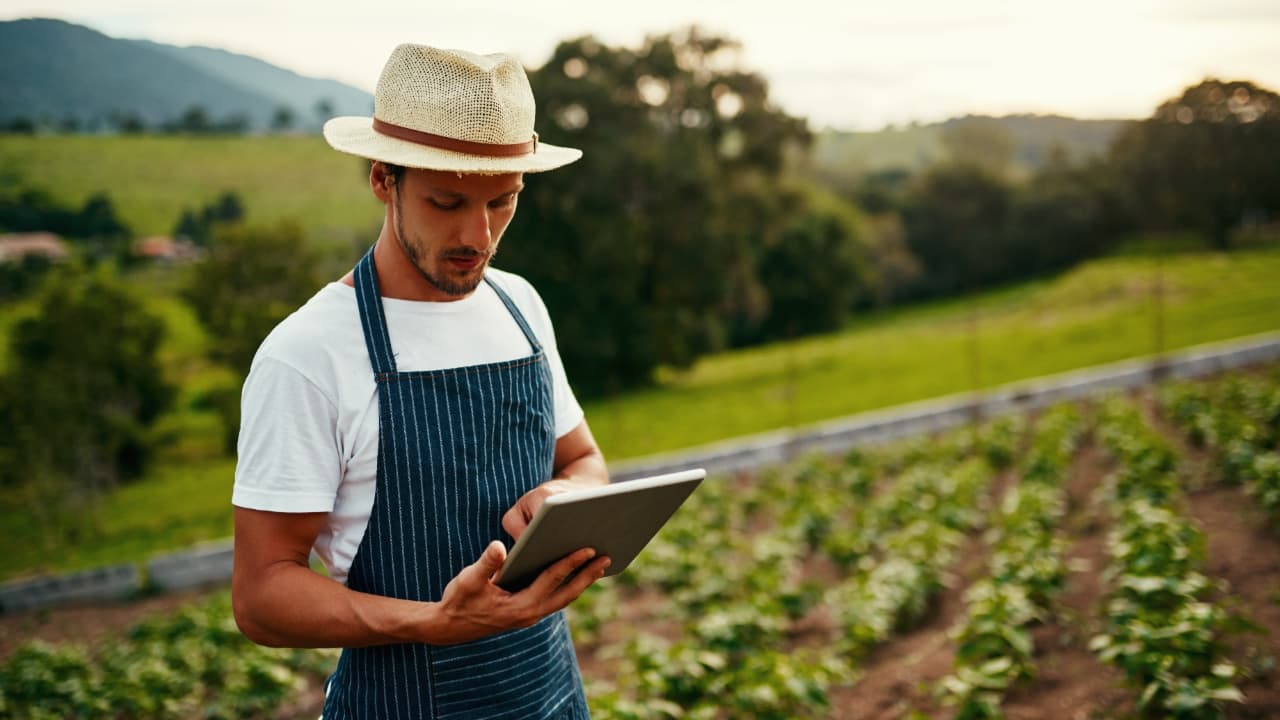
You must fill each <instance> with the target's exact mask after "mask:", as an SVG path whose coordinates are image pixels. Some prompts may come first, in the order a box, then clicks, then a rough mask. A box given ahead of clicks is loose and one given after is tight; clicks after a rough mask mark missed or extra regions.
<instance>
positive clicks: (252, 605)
mask: <svg viewBox="0 0 1280 720" xmlns="http://www.w3.org/2000/svg"><path fill="white" fill-rule="evenodd" d="M232 601H233V604H234V607H235V615H236V622H237V623H238V624H239V625H240V629H241V630H242V631H243V632H244V634H245V635H246V636H248V637H249V639H251V640H253V641H254V642H256V643H259V644H262V645H270V646H275V647H364V646H368V645H385V644H389V643H402V642H430V641H431V640H432V639H433V638H435V637H439V636H441V635H443V633H442V632H441V630H442V629H441V628H440V627H439V625H440V621H439V613H438V612H437V608H436V606H435V604H433V603H424V602H414V601H411V600H398V599H395V598H388V597H382V596H379V595H370V594H368V593H362V592H357V591H355V590H351V589H350V588H347V587H345V586H343V585H342V584H340V583H338V582H335V581H334V580H331V579H329V578H327V577H324V576H322V575H319V574H317V573H315V572H313V571H312V570H311V569H310V568H308V567H304V566H301V565H298V564H296V563H292V562H280V563H276V564H275V565H272V566H271V567H270V568H269V569H267V570H265V571H264V572H263V573H262V574H261V576H260V577H258V578H256V580H255V581H254V582H253V583H252V586H250V584H249V583H247V582H242V583H233V586H232Z"/></svg>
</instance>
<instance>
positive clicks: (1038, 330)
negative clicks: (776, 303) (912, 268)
mask: <svg viewBox="0 0 1280 720" xmlns="http://www.w3.org/2000/svg"><path fill="white" fill-rule="evenodd" d="M1157 263H1162V264H1163V275H1164V280H1163V285H1164V288H1165V291H1164V292H1165V295H1164V296H1165V298H1166V301H1165V304H1164V305H1165V308H1164V314H1165V320H1164V327H1165V339H1164V347H1165V349H1166V350H1169V349H1174V348H1179V347H1186V346H1189V345H1195V344H1199V343H1205V342H1211V341H1215V340H1223V339H1227V338H1231V337H1237V336H1241V335H1248V334H1252V333H1257V332H1263V331H1267V330H1275V329H1280V283H1277V282H1276V278H1277V277H1280V251H1276V250H1263V251H1250V252H1239V253H1234V254H1214V253H1193V254H1184V255H1178V256H1174V257H1171V258H1168V259H1165V260H1163V261H1160V260H1158V259H1157V258H1154V257H1116V258H1110V259H1106V260H1100V261H1097V262H1093V263H1089V264H1087V265H1084V266H1082V267H1080V268H1078V269H1076V270H1073V271H1071V272H1068V273H1066V274H1064V275H1061V276H1059V277H1056V278H1053V279H1050V280H1041V281H1036V282H1031V283H1026V284H1022V285H1019V286H1016V287H1013V288H1007V289H1003V290H1000V291H997V292H993V293H988V294H984V295H980V296H976V297H973V298H966V299H959V300H948V301H944V302H939V303H933V304H930V305H926V306H922V307H917V308H911V309H905V310H900V311H893V312H887V313H880V314H872V315H867V316H866V317H862V318H859V319H857V320H856V321H855V322H853V323H852V324H851V325H850V326H849V327H848V328H847V329H846V330H844V331H843V332H840V333H837V334H833V335H827V336H823V337H817V338H812V339H805V340H800V341H796V342H791V343H785V344H777V345H771V346H768V347H762V348H755V349H750V350H743V351H738V352H731V353H724V354H720V355H716V356H711V357H707V358H704V359H703V360H701V361H700V362H698V363H697V364H696V365H695V366H694V367H693V368H691V369H690V370H688V371H685V372H673V371H667V372H665V373H664V374H663V378H664V382H663V383H662V385H661V386H660V387H658V388H655V389H653V390H649V391H645V392H641V393H635V394H632V395H627V396H623V397H619V398H616V399H611V400H607V401H601V402H593V403H590V404H588V405H587V407H586V411H587V417H588V418H589V419H590V422H591V426H592V429H593V431H594V432H595V434H596V437H597V439H598V440H599V441H600V444H601V446H602V447H603V448H604V450H605V453H606V455H607V456H609V457H610V458H611V459H614V460H617V459H622V458H632V457H637V456H642V455H648V454H652V453H659V452H665V451H669V450H673V449H677V448H683V447H689V446H695V445H701V444H704V443H708V442H712V441H715V440H720V439H725V438H731V437H736V436H739V435H744V434H749V433H757V432H764V431H767V430H772V429H777V428H782V427H795V426H803V425H807V424H812V423H816V422H819V421H821V420H826V419H830V418H835V417H839V416H843V415H848V414H852V413H857V412H861V411H866V410H872V409H875V408H881V407H885V406H889V405H897V404H901V403H907V402H912V401H917V400H924V399H927V398H931V397H936V396H939V395H945V394H950V393H956V392H964V391H969V390H973V389H975V382H974V371H973V364H972V359H971V358H972V356H973V348H974V345H973V342H972V340H973V338H974V337H975V333H974V328H975V327H976V338H977V343H976V347H977V355H978V358H979V359H978V363H979V369H978V375H977V383H976V386H978V387H990V386H993V385H998V384H1002V383H1007V382H1012V381H1016V380H1022V379H1026V378H1032V377H1036V376H1039V375H1046V374H1050V373H1057V372H1064V371H1067V370H1071V369H1074V368H1079V367H1084V366H1089V365H1097V364H1100V363H1106V362H1112V361H1117V360H1122V359H1125V358H1131V357H1136V356H1141V355H1147V354H1151V353H1154V352H1155V351H1156V340H1155V325H1156V323H1155V317H1156V315H1155V303H1154V301H1153V296H1154V292H1153V290H1154V288H1155V287H1156V267H1157ZM975 318H976V325H975Z"/></svg>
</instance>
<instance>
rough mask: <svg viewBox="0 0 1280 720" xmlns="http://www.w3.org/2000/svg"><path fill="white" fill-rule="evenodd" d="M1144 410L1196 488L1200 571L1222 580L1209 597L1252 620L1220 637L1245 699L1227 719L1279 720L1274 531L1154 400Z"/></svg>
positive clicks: (1279, 567) (1279, 563) (1190, 500)
mask: <svg viewBox="0 0 1280 720" xmlns="http://www.w3.org/2000/svg"><path fill="white" fill-rule="evenodd" d="M1144 409H1145V410H1146V413H1147V419H1148V421H1149V422H1152V423H1153V424H1154V425H1155V426H1157V427H1158V428H1160V431H1161V434H1163V435H1164V436H1165V437H1168V438H1171V439H1173V440H1174V442H1175V444H1176V445H1177V447H1178V449H1179V451H1180V452H1181V453H1182V455H1183V457H1184V458H1186V468H1185V470H1186V473H1185V474H1186V475H1188V476H1189V478H1190V479H1191V480H1192V481H1193V482H1192V484H1193V485H1197V486H1198V487H1195V488H1193V489H1191V491H1190V492H1188V494H1187V510H1188V512H1190V513H1191V516H1192V517H1193V518H1194V519H1195V521H1196V523H1197V524H1198V525H1199V526H1200V529H1201V530H1202V531H1203V532H1204V534H1205V565H1204V572H1205V574H1206V575H1208V576H1209V577H1211V578H1214V579H1217V580H1221V581H1223V583H1224V585H1223V588H1222V592H1221V593H1220V594H1219V595H1218V597H1216V598H1214V600H1215V602H1217V603H1219V604H1221V605H1222V606H1223V607H1224V608H1226V609H1227V610H1228V612H1231V613H1233V614H1235V615H1237V616H1238V617H1240V618H1241V619H1243V620H1244V621H1246V622H1247V623H1250V624H1252V625H1253V626H1254V629H1253V630H1251V631H1244V632H1240V633H1237V634H1235V635H1233V636H1231V637H1228V638H1227V645H1228V647H1229V648H1230V650H1229V656H1230V657H1231V659H1232V660H1233V661H1234V662H1235V663H1236V664H1237V665H1239V666H1240V667H1241V669H1242V670H1244V671H1245V672H1246V673H1247V678H1246V679H1245V681H1244V682H1241V683H1239V684H1238V687H1239V688H1240V690H1241V692H1243V693H1244V695H1245V703H1244V704H1243V705H1240V706H1234V705H1233V706H1231V707H1229V708H1228V712H1227V717H1228V718H1280V669H1277V667H1276V666H1277V663H1280V530H1278V529H1277V528H1274V527H1271V526H1270V525H1269V524H1268V521H1267V518H1266V516H1265V514H1264V513H1263V512H1262V511H1261V510H1260V509H1259V508H1258V505H1257V502H1256V501H1254V499H1253V498H1252V497H1250V496H1249V495H1248V494H1247V493H1246V492H1245V491H1244V489H1243V488H1242V487H1239V486H1234V485H1229V484H1227V483H1224V482H1221V480H1220V475H1219V471H1218V468H1217V467H1216V464H1215V462H1214V459H1213V457H1212V455H1211V454H1210V453H1208V452H1207V451H1205V450H1202V449H1200V448H1196V447H1194V446H1192V445H1191V444H1190V443H1189V442H1187V441H1186V440H1185V436H1184V435H1182V434H1181V433H1178V432H1177V431H1176V428H1175V427H1174V426H1173V425H1172V423H1170V422H1169V420H1168V419H1166V418H1164V417H1162V416H1161V415H1160V413H1159V412H1158V410H1157V408H1156V406H1155V404H1154V403H1152V402H1150V401H1149V400H1148V402H1147V403H1145V404H1144ZM1197 480H1198V481H1199V482H1196V481H1197Z"/></svg>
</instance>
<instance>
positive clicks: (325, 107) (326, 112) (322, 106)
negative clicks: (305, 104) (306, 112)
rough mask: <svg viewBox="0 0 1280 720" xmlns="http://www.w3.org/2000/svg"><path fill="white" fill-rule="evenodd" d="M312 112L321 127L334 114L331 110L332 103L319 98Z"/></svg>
mask: <svg viewBox="0 0 1280 720" xmlns="http://www.w3.org/2000/svg"><path fill="white" fill-rule="evenodd" d="M312 110H313V111H314V112H315V115H316V119H317V120H319V121H320V124H321V125H324V123H325V121H326V120H328V119H329V118H331V117H333V116H334V113H335V111H334V109H333V101H332V100H330V99H329V98H320V99H319V100H317V101H316V104H315V106H314V107H313V108H312Z"/></svg>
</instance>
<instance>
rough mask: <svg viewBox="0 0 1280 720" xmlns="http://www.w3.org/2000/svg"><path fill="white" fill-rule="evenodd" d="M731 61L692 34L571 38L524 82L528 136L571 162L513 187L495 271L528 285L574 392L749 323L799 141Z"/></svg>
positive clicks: (632, 379) (758, 84)
mask: <svg viewBox="0 0 1280 720" xmlns="http://www.w3.org/2000/svg"><path fill="white" fill-rule="evenodd" d="M736 52H737V46H736V44H735V43H733V42H732V41H729V40H727V39H724V38H719V37H714V36H709V35H705V34H703V33H700V32H699V31H697V30H696V29H691V30H688V31H685V32H682V33H677V34H672V35H664V36H658V37H650V38H648V39H646V40H645V42H644V43H643V44H642V45H641V46H640V47H639V48H636V49H630V48H615V47H609V46H606V45H604V44H602V43H600V42H599V41H597V40H595V39H594V38H590V37H584V38H578V39H575V40H570V41H567V42H563V43H561V44H560V45H559V46H558V47H557V48H556V50H555V52H554V53H553V54H552V56H551V59H550V60H548V61H547V63H546V64H545V65H544V66H543V67H541V68H539V69H538V70H535V71H533V72H531V73H530V82H531V83H532V84H533V90H534V95H535V96H536V97H537V98H538V100H539V112H540V117H541V118H546V119H547V120H545V121H543V122H542V123H540V126H539V133H540V135H541V137H542V139H543V140H545V141H546V142H550V143H556V144H565V145H570V146H573V147H579V148H582V149H583V150H584V152H585V153H586V156H585V157H586V159H585V160H584V161H583V162H581V163H579V164H577V165H575V166H574V167H573V168H572V169H571V170H568V171H566V172H563V173H547V174H545V175H538V176H536V177H533V176H530V177H528V178H526V180H525V182H526V185H527V189H526V191H525V192H524V193H523V194H522V196H521V199H520V211H519V212H518V213H517V214H516V217H515V220H514V221H513V223H512V226H511V227H510V228H509V229H508V232H507V238H508V239H507V240H506V241H504V243H503V247H502V250H501V252H500V253H499V256H498V263H499V265H500V266H502V267H505V268H508V269H510V270H513V271H516V272H519V273H521V274H523V275H525V276H526V277H528V278H529V279H530V280H532V281H533V282H534V284H535V285H536V286H537V287H538V288H539V291H540V292H541V293H542V295H543V298H544V299H545V300H546V302H547V305H548V307H549V308H550V309H551V311H552V313H553V315H554V316H555V317H556V323H557V335H558V336H559V338H560V343H559V346H560V351H561V355H562V357H563V358H564V360H565V363H566V365H567V366H568V368H569V372H570V373H571V376H572V377H573V378H574V383H575V389H577V390H578V391H579V392H580V393H581V394H583V395H591V394H599V393H602V392H609V391H613V390H619V389H622V388H624V387H628V386H632V385H637V384H643V383H645V382H648V381H649V380H650V378H651V375H652V372H653V369H654V368H655V366H657V365H658V364H661V363H665V364H670V365H675V366H684V365H688V364H689V363H691V362H693V360H694V359H696V358H697V357H698V356H699V355H701V354H702V353H705V352H708V351H710V350H714V349H718V348H720V347H724V346H725V345H726V344H727V343H728V342H729V341H730V336H731V327H732V326H733V324H734V323H735V322H738V323H743V324H749V323H755V322H759V320H760V318H761V317H762V314H761V311H762V309H763V308H764V307H766V306H765V305H764V304H763V303H762V302H761V300H762V298H761V296H760V292H761V287H762V286H761V285H760V283H759V265H758V263H759V259H760V256H761V249H762V248H763V247H765V245H766V244H767V242H768V241H769V240H771V239H772V238H774V237H776V236H777V234H778V233H780V232H782V230H783V228H784V227H785V226H786V225H787V224H788V222H789V221H790V219H791V213H794V212H797V208H794V207H791V206H789V204H788V203H790V200H784V199H782V198H779V197H777V196H776V195H777V193H776V192H775V191H777V190H778V187H779V177H780V175H781V172H782V168H783V164H784V159H785V155H786V153H787V152H788V149H789V148H798V147H803V146H804V145H805V144H806V143H807V142H808V139H809V134H808V131H807V129H806V127H805V125H804V122H803V121H801V120H797V119H795V118H791V117H789V116H787V115H785V114H784V113H782V112H780V111H778V110H776V109H774V108H773V107H772V105H770V103H769V101H768V87H767V84H766V83H765V81H764V80H763V78H761V77H760V76H758V75H756V74H754V73H750V72H746V71H744V70H742V69H740V68H738V67H737V63H736V60H735V57H736ZM605 277H607V278H608V281H607V282H599V281H597V280H595V279H598V278H605ZM588 278H589V279H591V280H584V279H588Z"/></svg>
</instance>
